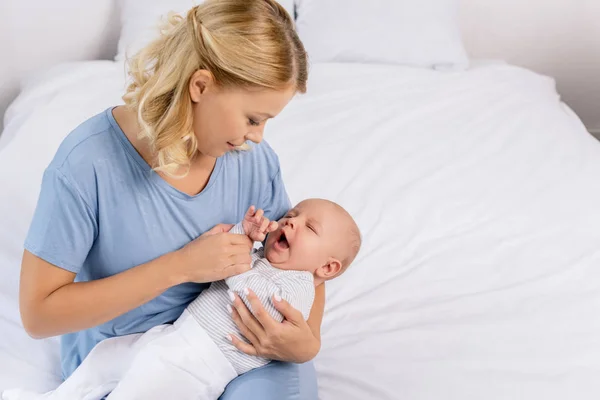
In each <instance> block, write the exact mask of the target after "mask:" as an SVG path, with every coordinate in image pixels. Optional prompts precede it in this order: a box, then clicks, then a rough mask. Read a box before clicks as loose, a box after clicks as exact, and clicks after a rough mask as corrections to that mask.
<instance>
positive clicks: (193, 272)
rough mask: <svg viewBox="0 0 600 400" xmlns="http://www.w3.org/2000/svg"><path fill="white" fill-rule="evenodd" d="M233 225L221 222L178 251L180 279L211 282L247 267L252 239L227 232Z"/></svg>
mask: <svg viewBox="0 0 600 400" xmlns="http://www.w3.org/2000/svg"><path fill="white" fill-rule="evenodd" d="M232 227H233V225H227V224H220V225H217V226H215V227H214V228H212V229H211V230H209V231H208V232H205V233H204V234H203V235H202V236H200V237H199V238H197V239H195V240H193V241H191V242H190V243H188V244H187V245H186V246H184V247H183V248H182V249H181V250H178V252H177V267H176V268H177V269H178V274H179V276H180V277H181V281H182V282H196V283H204V282H214V281H219V280H221V279H225V278H228V277H230V276H233V275H238V274H241V273H243V272H246V271H248V270H249V269H250V263H251V262H252V257H251V255H250V252H251V251H252V241H251V240H250V239H249V238H248V236H246V235H236V234H233V233H228V232H229V231H230V230H231V228H232Z"/></svg>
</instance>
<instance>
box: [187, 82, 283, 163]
mask: <svg viewBox="0 0 600 400" xmlns="http://www.w3.org/2000/svg"><path fill="white" fill-rule="evenodd" d="M294 94H295V89H294V88H293V87H290V88H288V89H285V90H270V89H226V88H220V87H218V86H216V85H215V84H214V80H213V79H212V75H211V74H210V73H209V72H208V71H202V70H201V71H197V72H196V73H195V74H194V75H193V76H192V79H191V81H190V96H191V99H192V107H193V129H194V134H195V135H196V138H197V139H198V151H199V152H200V153H201V154H203V155H206V156H211V157H220V156H222V155H223V154H225V153H226V152H228V151H231V150H233V149H235V147H236V146H240V145H242V144H244V143H245V142H246V141H247V140H250V141H252V142H254V143H260V142H261V141H262V138H263V131H264V129H265V124H266V123H267V120H268V119H269V118H273V117H275V116H276V115H277V114H279V113H280V112H281V110H282V109H283V108H284V107H285V106H286V105H287V104H288V103H289V102H290V100H291V99H292V97H293V96H294Z"/></svg>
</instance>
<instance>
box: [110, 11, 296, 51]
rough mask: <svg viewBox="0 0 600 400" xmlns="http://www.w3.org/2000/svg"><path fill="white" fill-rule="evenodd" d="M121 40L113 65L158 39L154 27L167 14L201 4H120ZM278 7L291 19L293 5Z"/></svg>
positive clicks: (156, 26)
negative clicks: (285, 11)
mask: <svg viewBox="0 0 600 400" xmlns="http://www.w3.org/2000/svg"><path fill="white" fill-rule="evenodd" d="M122 1H123V2H122V8H121V26H122V27H121V36H120V38H119V48H118V53H117V55H116V57H115V60H117V61H123V60H125V59H126V58H127V57H131V56H132V55H133V54H135V53H137V52H138V51H139V50H141V49H142V48H143V47H144V46H145V45H147V44H148V43H150V42H151V41H152V40H153V39H154V38H156V37H157V36H158V25H159V23H160V21H161V18H162V17H164V16H166V15H167V14H168V13H169V12H170V11H174V12H176V13H178V14H183V13H185V12H187V11H188V10H189V9H190V8H192V7H194V6H196V5H198V4H200V3H202V2H203V1H202V0H122ZM279 3H280V4H281V5H282V6H283V7H284V8H285V9H286V10H287V11H288V12H289V13H290V15H292V16H293V15H294V1H293V0H280V1H279Z"/></svg>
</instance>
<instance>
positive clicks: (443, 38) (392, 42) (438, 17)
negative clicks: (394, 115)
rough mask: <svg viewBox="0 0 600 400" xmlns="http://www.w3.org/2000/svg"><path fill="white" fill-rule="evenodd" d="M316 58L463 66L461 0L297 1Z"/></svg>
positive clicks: (302, 26)
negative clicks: (460, 27) (459, 6)
mask: <svg viewBox="0 0 600 400" xmlns="http://www.w3.org/2000/svg"><path fill="white" fill-rule="evenodd" d="M296 4H297V18H296V26H297V29H298V34H299V35H300V38H301V39H302V41H303V42H304V45H305V47H306V49H307V51H308V55H309V57H310V59H311V61H313V62H362V63H383V64H402V65H409V66H416V67H427V68H440V69H448V68H449V69H465V68H466V67H467V65H468V57H467V53H466V50H465V48H464V46H463V43H462V40H461V37H460V31H459V25H458V17H457V14H458V1H457V0H344V2H343V3H342V2H340V1H338V0H296Z"/></svg>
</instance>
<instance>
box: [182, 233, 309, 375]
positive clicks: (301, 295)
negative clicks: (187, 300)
mask: <svg viewBox="0 0 600 400" xmlns="http://www.w3.org/2000/svg"><path fill="white" fill-rule="evenodd" d="M231 233H237V234H244V229H243V227H242V224H241V223H239V224H237V225H236V226H235V227H233V228H232V230H231ZM245 288H249V289H251V290H252V291H253V292H254V293H256V295H257V296H258V297H259V298H260V300H261V302H262V304H263V306H264V307H265V310H266V311H267V312H268V313H269V314H270V315H271V316H272V317H273V318H274V319H275V320H277V321H283V316H282V315H281V314H280V313H279V312H278V311H277V310H276V309H275V307H274V306H273V300H272V297H273V295H275V294H278V295H280V296H281V297H282V298H283V299H285V300H287V301H288V302H289V303H290V304H291V305H292V307H294V308H295V309H297V310H299V311H300V312H302V315H303V316H304V319H305V320H307V319H308V316H309V314H310V310H311V308H312V304H313V301H314V298H315V287H314V280H313V275H312V274H311V273H310V272H308V271H292V270H282V269H278V268H275V267H273V266H272V265H271V264H270V263H269V261H268V260H267V259H266V258H264V249H263V248H261V249H258V250H255V251H254V253H253V254H252V268H251V269H250V270H249V271H247V272H244V273H243V274H240V275H236V276H232V277H230V278H227V279H225V280H223V281H218V282H214V283H213V284H212V285H210V287H209V288H208V289H205V290H204V291H203V292H202V293H200V295H199V296H198V297H197V298H196V300H194V301H193V302H192V303H191V304H190V305H189V306H188V308H187V310H188V311H189V312H190V314H192V315H193V316H194V319H195V320H196V321H197V322H198V323H199V324H200V326H201V327H202V328H204V330H206V332H207V333H208V335H209V336H210V338H211V339H212V340H213V341H214V342H215V344H216V345H217V347H218V348H219V349H220V350H221V351H222V352H223V354H224V355H225V357H226V358H227V359H228V360H229V362H230V363H231V365H232V366H233V368H234V369H235V370H236V372H237V373H238V374H243V373H244V372H247V371H249V370H251V369H254V368H258V367H261V366H263V365H265V364H267V363H268V362H269V361H270V360H267V359H265V358H261V357H256V356H250V355H247V354H245V353H242V352H241V351H239V350H238V349H237V348H235V346H233V344H232V343H231V342H230V341H229V340H228V339H227V335H228V334H236V335H238V337H240V338H242V339H244V338H243V336H242V335H241V333H240V331H239V329H238V328H237V326H236V325H235V323H234V322H233V320H232V318H231V315H230V314H229V312H228V311H227V305H228V304H231V300H230V298H229V294H228V291H229V290H231V291H233V292H234V293H236V294H237V295H238V296H239V297H240V298H241V299H242V300H243V301H244V303H245V304H246V306H247V307H248V308H249V309H250V310H251V311H252V309H251V307H250V303H249V302H248V300H247V299H246V296H245V295H244V289H245Z"/></svg>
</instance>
